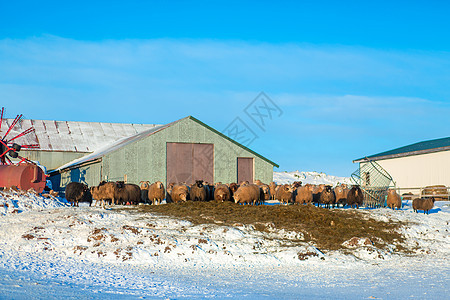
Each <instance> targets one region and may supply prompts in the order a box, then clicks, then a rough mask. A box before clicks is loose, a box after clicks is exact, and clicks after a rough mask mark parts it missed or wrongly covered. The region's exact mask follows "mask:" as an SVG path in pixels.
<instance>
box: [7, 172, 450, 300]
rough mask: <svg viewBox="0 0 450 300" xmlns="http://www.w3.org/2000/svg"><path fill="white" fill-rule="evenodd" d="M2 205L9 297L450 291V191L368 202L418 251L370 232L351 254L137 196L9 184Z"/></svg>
mask: <svg viewBox="0 0 450 300" xmlns="http://www.w3.org/2000/svg"><path fill="white" fill-rule="evenodd" d="M305 175H306V174H305ZM308 176H309V175H306V178H310V177H308ZM286 180H287V179H286ZM300 180H301V179H300ZM316 180H324V178H322V177H321V179H319V178H316ZM338 180H341V179H338ZM340 182H341V181H340ZM0 207H3V208H2V210H1V211H0V295H2V296H1V297H0V298H3V297H4V298H14V299H30V298H45V299H48V298H50V299H51V298H62V297H64V298H69V299H70V298H80V297H81V298H98V299H106V298H108V299H110V298H117V299H122V298H123V299H125V298H126V299H128V298H146V299H148V298H151V299H153V298H156V299H160V298H213V297H214V298H219V299H223V298H246V299H273V298H318V299H327V298H333V299H348V298H366V299H367V298H370V299H381V298H388V299H389V298H406V297H413V298H433V299H443V298H445V297H447V295H448V292H449V279H450V276H449V275H450V272H449V264H448V257H449V254H450V243H449V235H448V231H449V229H450V228H449V221H450V203H449V202H436V204H435V208H433V210H432V211H431V213H430V214H429V215H424V214H416V213H414V212H413V211H412V209H411V205H410V203H409V202H405V206H404V208H403V209H402V210H399V211H398V210H397V211H392V210H389V209H385V208H382V209H371V210H361V212H362V213H364V214H367V216H371V217H373V218H376V219H379V220H387V221H389V220H399V221H403V222H408V225H407V226H405V227H404V228H403V229H402V230H403V233H404V235H405V237H406V239H407V240H406V242H407V244H408V245H409V246H410V248H412V249H414V250H413V253H412V254H410V255H399V254H394V253H392V252H390V251H386V250H384V251H382V250H379V249H377V248H375V247H374V246H372V244H371V243H370V242H367V240H366V239H365V237H355V239H354V240H353V241H347V242H346V244H347V245H348V251H350V252H349V253H344V252H342V251H331V252H326V253H322V252H321V251H319V250H318V249H316V248H315V247H314V246H313V245H309V244H307V243H304V244H300V245H298V243H294V241H297V240H302V236H301V234H298V233H295V232H287V231H284V230H276V229H275V228H271V230H269V232H259V231H256V230H254V228H253V227H252V226H245V225H240V224H235V226H232V227H231V226H222V225H220V224H211V225H194V224H192V223H190V222H188V221H181V220H177V219H173V218H168V217H162V216H157V215H154V214H151V213H136V212H135V211H134V210H133V209H132V208H130V207H121V208H112V209H111V208H110V209H102V208H100V207H88V206H81V207H79V208H73V207H70V206H68V204H67V202H66V201H65V200H64V199H59V198H55V197H52V198H44V197H41V196H37V195H34V194H30V193H19V192H0ZM299 254H300V255H299ZM299 257H302V258H304V259H303V260H300V259H299Z"/></svg>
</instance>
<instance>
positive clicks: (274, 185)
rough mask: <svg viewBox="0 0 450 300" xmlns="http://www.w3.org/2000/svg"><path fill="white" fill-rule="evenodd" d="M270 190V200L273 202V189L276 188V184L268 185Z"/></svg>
mask: <svg viewBox="0 0 450 300" xmlns="http://www.w3.org/2000/svg"><path fill="white" fill-rule="evenodd" d="M269 188H270V199H271V200H275V189H276V188H277V184H276V183H275V182H273V181H272V182H271V183H269Z"/></svg>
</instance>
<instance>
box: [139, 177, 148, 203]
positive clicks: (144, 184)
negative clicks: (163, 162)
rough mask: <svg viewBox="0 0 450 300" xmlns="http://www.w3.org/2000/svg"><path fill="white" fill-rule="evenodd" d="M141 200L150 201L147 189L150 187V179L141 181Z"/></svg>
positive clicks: (143, 201)
mask: <svg viewBox="0 0 450 300" xmlns="http://www.w3.org/2000/svg"><path fill="white" fill-rule="evenodd" d="M139 183H140V188H141V202H142V203H150V199H148V189H149V188H150V181H141V182H139Z"/></svg>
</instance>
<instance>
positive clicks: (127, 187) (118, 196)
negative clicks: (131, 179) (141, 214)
mask: <svg viewBox="0 0 450 300" xmlns="http://www.w3.org/2000/svg"><path fill="white" fill-rule="evenodd" d="M114 198H115V200H116V201H117V203H118V204H122V205H123V204H127V203H130V204H133V205H137V204H139V201H140V199H141V189H140V188H139V186H138V185H136V184H131V183H124V182H123V181H117V182H116V189H115V191H114Z"/></svg>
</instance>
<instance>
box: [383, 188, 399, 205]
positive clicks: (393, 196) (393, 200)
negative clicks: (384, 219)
mask: <svg viewBox="0 0 450 300" xmlns="http://www.w3.org/2000/svg"><path fill="white" fill-rule="evenodd" d="M386 205H387V207H389V208H392V209H396V208H397V209H400V208H402V197H401V196H400V195H399V194H397V192H396V191H395V190H394V189H389V190H388V195H387V199H386Z"/></svg>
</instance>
